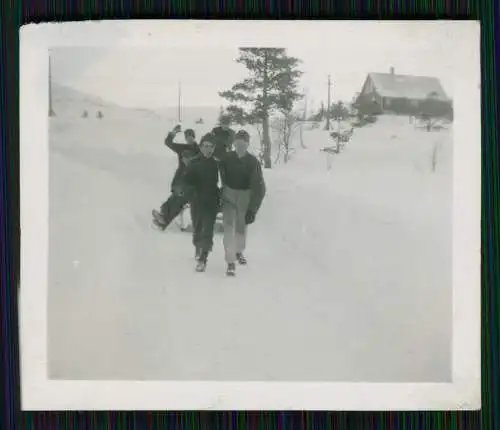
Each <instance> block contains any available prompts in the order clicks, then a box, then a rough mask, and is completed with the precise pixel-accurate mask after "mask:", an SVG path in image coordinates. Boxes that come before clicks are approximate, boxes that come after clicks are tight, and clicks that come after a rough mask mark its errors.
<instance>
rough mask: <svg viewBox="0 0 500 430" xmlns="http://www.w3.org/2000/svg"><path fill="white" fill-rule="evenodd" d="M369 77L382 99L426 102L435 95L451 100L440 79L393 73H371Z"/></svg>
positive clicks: (439, 98)
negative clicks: (390, 98)
mask: <svg viewBox="0 0 500 430" xmlns="http://www.w3.org/2000/svg"><path fill="white" fill-rule="evenodd" d="M368 76H369V77H370V78H371V79H372V82H373V85H374V86H375V88H376V90H377V93H378V94H379V95H380V96H382V97H394V98H406V99H409V100H424V99H426V98H427V97H429V95H431V94H433V95H434V96H435V97H436V98H437V99H438V100H449V97H448V96H447V95H446V92H445V91H444V89H443V87H442V86H441V82H440V81H439V79H438V78H432V77H427V76H411V75H396V74H394V75H393V74H391V73H369V74H368Z"/></svg>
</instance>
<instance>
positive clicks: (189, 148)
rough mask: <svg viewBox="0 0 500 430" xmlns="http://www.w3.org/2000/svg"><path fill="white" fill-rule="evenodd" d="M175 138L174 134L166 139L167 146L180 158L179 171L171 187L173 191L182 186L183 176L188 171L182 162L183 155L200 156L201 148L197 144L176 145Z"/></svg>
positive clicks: (176, 172)
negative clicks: (189, 153)
mask: <svg viewBox="0 0 500 430" xmlns="http://www.w3.org/2000/svg"><path fill="white" fill-rule="evenodd" d="M174 137H175V134H174V133H169V134H168V136H167V138H166V139H165V145H167V146H168V147H169V148H170V149H171V150H172V151H174V152H175V153H176V154H177V158H178V166H177V170H176V171H175V173H174V177H173V179H172V183H171V185H170V187H171V188H172V189H173V188H174V187H176V186H181V185H182V181H183V176H184V173H185V171H186V165H185V164H184V163H183V161H182V157H183V155H185V154H186V153H188V152H192V153H194V154H199V148H198V144H197V143H175V142H174Z"/></svg>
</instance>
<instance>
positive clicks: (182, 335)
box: [49, 99, 451, 382]
mask: <svg viewBox="0 0 500 430" xmlns="http://www.w3.org/2000/svg"><path fill="white" fill-rule="evenodd" d="M72 103H74V104H75V105H76V104H78V103H81V101H79V100H78V99H75V100H73V102H72ZM110 109H112V108H110ZM127 115H132V113H130V112H129V113H127ZM126 118H127V119H126V120H123V121H121V120H120V119H119V117H118V116H117V118H116V120H114V121H100V122H95V124H93V125H89V123H82V121H79V120H74V121H69V120H67V119H63V118H53V119H51V134H50V221H49V222H50V243H49V253H50V254H49V255H50V262H49V374H50V375H51V377H54V378H63V379H134V380H141V379H226V380H227V379H232V380H245V379H246V380H337V381H339V380H343V381H374V382H375V381H394V382H396V381H399V382H402V381H406V382H410V381H445V380H449V378H450V377H451V375H450V371H451V369H450V366H451V364H450V349H449V348H450V343H451V212H450V211H451V206H450V201H449V200H450V199H449V197H448V198H446V196H451V188H449V187H450V186H451V176H450V174H449V169H448V173H446V172H447V171H446V166H447V164H446V163H450V161H449V160H448V161H447V162H445V161H443V163H442V167H443V169H438V170H437V171H436V172H435V173H433V174H430V173H429V172H427V171H426V170H425V165H424V164H425V163H424V161H425V159H426V156H427V155H426V154H427V150H428V149H429V147H430V146H432V145H431V143H429V142H430V141H431V140H432V139H433V138H437V134H434V133H433V134H432V135H433V137H432V138H431V136H430V135H429V136H426V137H424V135H423V134H422V132H420V131H415V130H412V129H410V128H409V127H407V126H404V125H387V124H382V123H381V124H376V125H374V126H373V127H372V130H371V131H370V130H369V128H366V129H363V130H359V131H357V134H356V136H355V139H354V140H353V142H352V144H351V145H350V146H349V147H348V148H346V150H345V152H344V153H342V154H340V155H339V156H338V158H336V159H335V162H334V166H333V168H332V170H330V171H327V170H326V168H325V167H324V154H323V153H322V152H320V151H319V148H320V147H321V146H323V145H324V142H323V137H321V136H320V135H321V133H320V132H319V131H316V130H314V131H309V132H307V133H306V136H305V138H306V143H307V147H308V149H307V150H300V151H297V153H296V154H295V156H294V159H293V160H292V161H291V162H290V164H289V165H288V166H286V167H285V166H283V165H279V166H277V168H276V169H273V170H272V171H266V172H265V173H266V180H267V182H268V196H267V198H266V200H265V203H264V205H263V207H262V210H261V212H260V213H259V216H258V220H257V221H256V223H255V224H254V225H252V226H251V228H250V236H249V241H248V242H249V243H248V252H247V255H248V258H249V265H248V267H244V268H240V269H239V270H238V276H237V277H236V278H235V279H227V278H225V277H224V276H223V272H224V261H223V252H222V244H221V243H220V236H218V237H217V238H216V245H215V247H214V248H215V249H214V253H213V255H212V256H211V258H210V260H209V266H208V271H207V272H206V273H205V274H197V273H194V271H193V265H194V261H193V258H192V254H193V250H192V246H191V239H190V236H189V235H188V234H186V233H181V232H179V231H176V229H175V228H170V229H168V231H166V232H165V233H159V232H157V231H155V230H152V229H151V228H150V216H149V215H150V211H151V208H152V207H156V206H157V205H158V204H159V203H161V202H162V201H163V199H164V198H166V197H167V193H168V184H169V181H170V179H171V176H172V174H173V170H174V169H175V165H176V158H175V156H173V155H171V154H170V153H169V152H168V150H166V149H165V148H164V146H163V145H162V139H163V137H164V132H165V130H162V127H159V126H154V125H153V124H155V121H154V120H153V119H144V118H139V119H137V121H135V120H134V121H130V120H129V119H128V116H126ZM389 129H392V130H393V131H392V132H390V131H389ZM394 130H395V131H394ZM393 132H394V133H397V134H398V136H399V137H398V138H394V139H391V138H390V137H389V138H388V137H387V135H388V134H390V133H393ZM443 136H445V135H444V134H443ZM397 140H399V144H400V146H401V147H399V146H398V147H397V146H396V142H395V141H397ZM410 140H411V141H410ZM420 141H425V142H427V141H429V142H427V143H425V144H424V145H426V146H425V148H424V147H423V145H422V146H418V148H417V145H419V144H420ZM404 145H405V146H404ZM410 153H411V154H410ZM370 159H371V160H372V162H370ZM419 162H421V163H424V164H422V168H421V169H420V170H419V169H417V168H415V163H417V164H418V163H419ZM395 199H404V200H400V201H398V202H396V201H395ZM429 202H434V203H435V205H430V204H429Z"/></svg>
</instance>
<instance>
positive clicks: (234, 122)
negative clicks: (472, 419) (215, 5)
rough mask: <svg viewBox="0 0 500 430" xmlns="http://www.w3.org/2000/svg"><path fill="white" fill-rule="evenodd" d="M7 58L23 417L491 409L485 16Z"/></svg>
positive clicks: (51, 40) (114, 36) (75, 40)
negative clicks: (14, 121) (483, 221)
mask: <svg viewBox="0 0 500 430" xmlns="http://www.w3.org/2000/svg"><path fill="white" fill-rule="evenodd" d="M252 29H253V30H252ZM23 31H24V34H23ZM327 32H330V35H329V36H328V38H327V39H328V40H326V39H325V36H322V34H327ZM173 34H175V35H176V37H173V36H172V35H173ZM230 34H231V35H232V37H228V35H230ZM249 34H252V35H253V36H251V37H249V36H248V35H249ZM41 35H43V37H40V36H41ZM255 35H258V36H255ZM299 35H300V37H299ZM458 40H460V43H458ZM167 42H168V43H167ZM20 67H21V90H20V91H21V188H22V189H21V224H22V226H21V228H22V233H23V234H22V250H23V251H22V254H23V255H22V282H21V287H20V288H21V290H20V291H21V293H20V294H21V332H22V333H21V361H22V365H23V366H22V367H23V373H22V380H23V387H28V388H29V389H31V390H33V393H32V394H30V393H23V396H24V397H23V399H24V400H23V402H24V403H25V404H26V406H27V407H29V406H31V408H32V409H33V408H34V409H36V408H38V407H42V406H43V408H44V409H48V408H50V407H49V405H52V404H53V405H54V408H56V409H61V408H70V409H71V408H74V409H86V408H89V407H92V408H93V409H100V408H102V409H107V408H113V409H116V408H120V407H122V406H123V407H124V408H128V409H134V408H143V409H154V408H155V406H160V407H165V408H172V409H173V408H174V406H171V405H170V404H167V403H168V401H169V400H171V401H173V402H174V405H177V406H178V407H179V405H180V407H181V408H182V407H186V408H191V409H199V408H210V407H211V408H219V407H220V408H228V407H240V408H245V407H246V406H248V408H252V407H255V406H258V407H260V408H262V409H266V408H267V409H273V408H279V409H283V408H290V409H307V408H309V409H335V408H336V406H338V407H339V408H344V409H365V408H367V409H377V406H380V407H381V408H386V409H389V408H393V409H397V408H406V409H420V408H427V409H432V408H433V407H435V408H440V407H441V408H442V407H443V406H444V407H445V408H449V409H467V408H472V407H478V406H480V320H479V317H480V290H479V279H480V278H479V273H480V260H479V258H480V230H479V228H480V159H481V143H480V137H481V135H480V98H479V93H480V63H479V24H476V23H473V22H470V23H467V22H463V23H461V22H453V21H449V22H447V23H444V22H440V21H435V22H412V23H410V22H397V21H395V22H384V23H382V22H328V23H327V22H324V23H321V24H319V23H314V25H313V22H309V23H306V22H303V23H298V22H283V23H278V22H273V23H271V22H239V23H238V22H226V23H222V22H204V23H202V22H194V23H193V22H191V23H188V22H182V21H181V22H177V23H176V24H173V23H167V22H156V21H150V22H140V21H137V22H135V23H133V22H129V23H125V22H122V23H120V22H118V23H107V22H102V23H99V24H95V23H94V24H93V23H78V24H77V23H73V24H70V23H68V24H57V25H51V26H50V28H49V27H47V26H45V27H44V26H43V25H42V26H29V27H28V28H24V29H22V30H21V63H20ZM41 283H44V284H46V286H44V287H43V288H42V287H40V284H41ZM42 308H43V309H42ZM37 333H38V334H37ZM35 338H36V342H37V345H40V346H39V347H38V346H35V344H34V343H32V342H33V341H32V340H31V339H35ZM37 348H38V349H37ZM35 368H36V370H35ZM28 378H30V380H28ZM193 383H197V384H200V387H204V388H200V390H199V391H196V390H197V389H196V388H194V385H192V384H193ZM212 383H213V384H222V385H219V386H218V387H219V388H209V385H207V384H212ZM284 383H286V386H288V387H289V388H285V387H286V386H285V385H283V384H284ZM43 384H47V386H46V388H43V387H42V385H43ZM51 384H52V385H51ZM61 384H62V385H61ZM68 384H69V385H68ZM106 384H109V387H114V388H113V389H116V392H117V395H119V396H127V395H129V397H128V398H127V399H125V400H120V401H118V400H117V399H115V400H116V403H113V401H114V400H113V397H112V394H110V391H106V390H107V388H106V386H107V385H106ZM119 384H124V385H119ZM134 384H135V385H134ZM137 384H139V385H137ZM148 384H164V385H165V386H166V387H171V388H170V391H169V393H170V394H168V395H166V394H165V393H163V394H160V393H161V391H158V390H159V388H158V385H155V388H154V389H153V388H152V389H151V390H152V391H149V394H148V391H147V390H148V388H147V387H152V386H153V385H148ZM168 384H170V385H168ZM172 384H174V385H172ZM224 384H226V385H224ZM235 384H236V385H238V384H239V385H241V387H240V388H237V387H236V385H235ZM245 384H246V385H245ZM70 385H71V386H72V387H73V388H72V389H73V390H74V392H73V391H71V393H73V394H71V393H70V391H65V393H68V394H67V395H66V398H64V397H65V396H62V395H61V394H62V393H59V394H58V396H59V397H58V400H56V398H55V397H53V396H56V397H57V395H56V392H57V391H59V390H62V389H63V388H59V389H58V388H56V387H66V388H68V390H69V387H70ZM134 386H136V387H138V388H133V387H134ZM162 386H163V385H162ZM174 386H175V387H177V388H174ZM44 387H45V385H44ZM47 387H51V388H47ZM98 387H99V388H98ZM119 387H121V388H119ZM125 387H127V388H125ZM214 387H215V385H214ZM223 387H231V388H230V389H229V388H228V389H227V390H226V391H224V390H225V389H224V388H223ZM245 387H246V388H245ZM266 387H268V388H269V390H268V391H266ZM328 387H330V388H331V390H333V391H330V392H329V391H321V390H327V388H328ZM335 387H337V388H335ZM340 387H343V388H340ZM359 387H367V388H366V389H365V391H356V390H358V389H359ZM377 387H378V388H377ZM398 387H401V390H402V391H401V392H400V394H398V392H397V388H398ZM412 387H414V388H412ZM415 387H416V388H415ZM28 388H26V390H28ZM66 388H64V390H66ZM109 390H111V388H109ZM141 390H146V391H144V392H143V394H142V396H141V395H140V394H139V393H140V392H141ZM176 390H179V391H177V393H178V394H179V395H178V396H177V394H176ZM193 390H194V391H193ZM238 390H239V391H238ZM315 390H316V391H315ZM350 390H351V391H350ZM383 390H389V391H390V390H392V391H391V392H390V393H388V394H387V396H388V397H387V399H388V400H384V391H383ZM419 390H420V391H419ZM440 390H441V391H440ZM271 391H272V394H271ZM193 392H196V393H197V394H196V395H192V396H190V395H189V393H191V394H193ZM43 393H45V394H43ZM51 393H52V394H51ZM100 393H107V394H106V395H104V394H102V395H101V394H100ZM127 393H128V394H127ZM153 393H156V396H157V397H158V398H157V399H156V400H151V401H150V403H147V398H148V396H151V398H152V396H154V395H155V394H153ZM203 393H205V394H206V398H203V396H204V394H203ZM231 393H232V394H231ZM280 393H281V394H280ZM320 393H322V394H320ZM328 393H330V394H328ZM342 393H345V395H344V396H343V397H342ZM356 393H357V394H356ZM361 393H364V394H361ZM368 393H370V394H368ZM439 393H441V394H439ZM266 394H267V395H268V398H269V400H266V399H267V397H266ZM294 394H296V395H297V397H296V398H293V395H294ZM314 395H316V396H318V397H320V399H319V400H318V403H314V400H313V399H314ZM176 396H177V397H176ZM245 396H248V397H251V396H253V398H252V399H249V398H246V397H245ZM335 396H337V397H335ZM172 397H176V399H175V400H174V399H172ZM334 397H335V398H334ZM366 397H370V399H368V398H366ZM99 399H101V400H102V401H103V403H102V405H101V404H100V403H99ZM134 399H136V400H137V402H139V403H140V402H142V403H140V404H139V403H137V404H136V403H134V401H135V400H134ZM183 399H184V400H183ZM210 399H212V400H210ZM214 399H216V400H214ZM294 399H295V400H294ZM348 399H351V400H350V401H351V403H349V400H348ZM389 399H391V400H389ZM336 401H337V403H335V402H336ZM398 401H400V402H401V404H398V403H397V402H398ZM51 402H52V403H51ZM82 402H84V403H82ZM85 402H90V403H89V404H88V405H87V404H86V403H85ZM120 402H121V403H120ZM162 402H163V403H162ZM165 402H167V403H165ZM175 402H177V403H175ZM182 402H185V403H182ZM190 402H191V403H190ZM196 402H198V403H196ZM363 402H365V403H363ZM370 402H371V403H370ZM391 402H392V403H391ZM148 405H149V406H148ZM314 405H317V407H316V408H315V407H314Z"/></svg>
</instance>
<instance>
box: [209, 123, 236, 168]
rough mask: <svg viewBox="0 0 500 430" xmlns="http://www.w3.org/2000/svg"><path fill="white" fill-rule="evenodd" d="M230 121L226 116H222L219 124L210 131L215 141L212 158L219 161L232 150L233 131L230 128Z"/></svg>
mask: <svg viewBox="0 0 500 430" xmlns="http://www.w3.org/2000/svg"><path fill="white" fill-rule="evenodd" d="M230 125H231V120H230V119H229V117H228V116H223V117H222V118H221V120H220V124H219V125H218V126H217V127H214V128H213V129H212V131H211V133H212V135H213V137H214V139H215V152H214V157H215V158H216V159H217V160H220V159H221V158H222V157H224V155H225V154H226V153H227V152H228V151H231V150H232V147H233V141H234V131H233V130H232V129H231V128H230Z"/></svg>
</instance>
